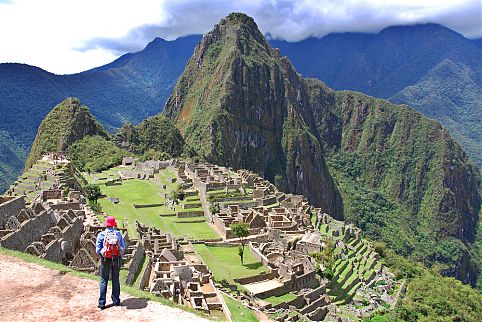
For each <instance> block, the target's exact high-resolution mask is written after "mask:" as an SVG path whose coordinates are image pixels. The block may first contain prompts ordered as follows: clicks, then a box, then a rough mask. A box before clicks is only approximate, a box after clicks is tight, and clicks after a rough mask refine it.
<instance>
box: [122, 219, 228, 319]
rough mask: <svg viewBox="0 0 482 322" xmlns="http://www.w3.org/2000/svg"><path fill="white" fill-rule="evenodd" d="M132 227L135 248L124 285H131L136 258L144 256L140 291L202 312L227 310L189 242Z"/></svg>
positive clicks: (148, 228) (137, 268)
mask: <svg viewBox="0 0 482 322" xmlns="http://www.w3.org/2000/svg"><path fill="white" fill-rule="evenodd" d="M135 225H136V230H137V232H138V240H137V242H138V244H137V245H138V246H137V247H136V249H135V250H134V255H133V260H132V261H133V262H132V263H131V264H130V265H129V274H128V276H127V279H126V283H129V282H131V280H132V279H131V276H132V275H133V274H136V273H137V272H138V271H139V270H140V265H139V263H140V261H139V260H138V259H136V258H141V256H144V254H145V256H147V257H148V259H149V261H148V265H147V266H146V268H145V270H144V271H143V272H142V279H141V281H140V283H139V287H140V288H141V289H144V290H148V291H149V292H151V293H153V294H156V295H158V296H162V297H164V298H166V299H170V300H172V301H174V302H175V303H178V304H181V305H185V306H188V307H192V308H194V309H196V310H201V311H204V312H206V313H209V312H210V311H212V310H221V311H227V307H226V304H225V303H224V301H223V299H222V297H221V295H220V294H219V292H218V291H217V289H216V287H215V286H214V282H213V280H212V276H211V272H210V271H209V269H208V267H207V266H206V265H205V264H204V263H202V261H201V259H200V258H199V257H198V256H197V255H196V254H195V252H194V250H193V248H192V245H191V244H190V243H188V242H186V241H183V240H176V239H175V238H174V237H173V236H172V235H171V234H169V233H163V232H161V231H160V230H158V229H155V228H152V227H146V226H144V225H141V224H139V223H138V222H136V223H135ZM134 261H135V262H134Z"/></svg>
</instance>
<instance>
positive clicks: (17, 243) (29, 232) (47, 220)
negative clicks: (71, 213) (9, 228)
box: [0, 210, 57, 252]
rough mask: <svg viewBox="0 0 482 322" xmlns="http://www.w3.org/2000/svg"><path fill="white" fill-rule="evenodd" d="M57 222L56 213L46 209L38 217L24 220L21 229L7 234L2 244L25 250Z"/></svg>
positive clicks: (1, 241)
mask: <svg viewBox="0 0 482 322" xmlns="http://www.w3.org/2000/svg"><path fill="white" fill-rule="evenodd" d="M56 224H57V218H56V217H55V214H54V213H53V212H52V211H48V210H44V211H42V212H41V213H40V214H38V215H37V216H36V217H34V218H32V219H30V220H27V221H25V222H23V223H22V225H21V227H20V229H18V230H16V231H13V232H11V233H9V234H7V235H5V236H4V237H3V238H2V239H1V240H0V245H1V246H2V247H6V248H10V249H14V250H19V251H22V252H23V251H25V249H26V248H27V247H28V246H29V245H30V244H31V243H32V242H34V241H36V240H39V239H40V237H42V235H43V234H45V233H46V232H47V231H48V230H49V228H50V227H52V226H54V225H56Z"/></svg>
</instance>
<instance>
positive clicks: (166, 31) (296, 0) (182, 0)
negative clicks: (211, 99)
mask: <svg viewBox="0 0 482 322" xmlns="http://www.w3.org/2000/svg"><path fill="white" fill-rule="evenodd" d="M231 12H244V13H247V14H248V15H250V16H252V17H253V18H254V19H255V21H256V22H257V24H258V26H259V27H260V29H261V31H262V32H263V33H265V34H268V33H269V34H270V35H271V37H272V38H278V39H285V40H288V41H296V40H301V39H304V38H306V37H310V36H314V37H322V36H324V35H326V34H328V33H330V32H347V31H351V32H378V31H380V30H381V29H383V28H385V27H387V26H390V25H403V24H414V23H426V22H435V23H440V24H443V25H446V26H448V27H449V28H452V29H454V30H456V31H458V32H460V33H462V34H464V35H465V36H467V37H473V38H475V37H481V36H482V26H481V20H482V17H481V3H480V0H444V1H440V0H364V1H362V0H237V1H228V0H210V1H204V0H176V1H174V0H142V1H132V0H102V1H98V0H71V1H65V0H42V1H30V0H8V1H5V0H0V29H1V30H2V31H8V32H2V33H1V34H0V62H6V61H16V62H25V63H28V64H32V65H36V66H40V67H43V68H46V69H48V70H50V71H54V72H59V73H69V72H76V71H81V70H85V69H88V68H92V67H96V66H99V65H102V64H105V63H108V62H110V61H111V60H113V59H115V58H116V57H118V56H119V55H121V54H123V53H125V52H134V51H138V50H141V49H142V48H143V47H144V46H145V45H146V44H147V43H148V42H150V41H151V40H152V39H154V38H155V37H161V38H164V39H168V40H172V39H175V38H177V37H180V36H185V35H189V34H200V33H205V32H207V31H209V30H210V29H212V27H213V25H214V24H215V23H217V22H218V21H219V20H220V19H221V18H223V17H224V16H226V15H228V14H229V13H231Z"/></svg>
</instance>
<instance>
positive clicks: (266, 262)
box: [249, 243, 270, 267]
mask: <svg viewBox="0 0 482 322" xmlns="http://www.w3.org/2000/svg"><path fill="white" fill-rule="evenodd" d="M249 250H250V252H251V253H252V254H253V255H254V257H256V258H257V259H258V260H259V261H260V262H261V263H262V264H263V265H264V266H268V267H270V265H269V259H268V258H267V257H266V256H264V255H263V254H261V252H260V251H259V249H258V248H256V247H254V246H253V244H252V243H249Z"/></svg>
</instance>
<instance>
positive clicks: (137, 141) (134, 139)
mask: <svg viewBox="0 0 482 322" xmlns="http://www.w3.org/2000/svg"><path fill="white" fill-rule="evenodd" d="M115 140H116V142H117V144H118V145H119V146H122V147H124V148H125V149H127V150H129V151H131V152H133V153H136V154H146V153H147V154H149V153H151V154H152V153H159V155H158V156H157V158H161V159H169V158H172V157H178V156H179V155H181V153H182V152H183V149H184V139H183V138H182V136H181V133H180V132H179V130H178V129H177V128H176V127H175V126H174V124H173V123H172V122H171V120H169V119H168V118H167V117H165V116H163V115H156V116H153V117H150V118H148V119H147V120H144V121H142V122H141V123H140V124H139V125H136V126H134V125H133V124H132V123H130V122H127V123H125V124H124V125H123V126H122V127H121V128H120V129H119V131H118V132H117V133H116V135H115ZM161 153H162V154H163V155H161ZM148 156H149V155H148ZM153 156H156V155H154V154H153V155H151V157H153Z"/></svg>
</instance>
